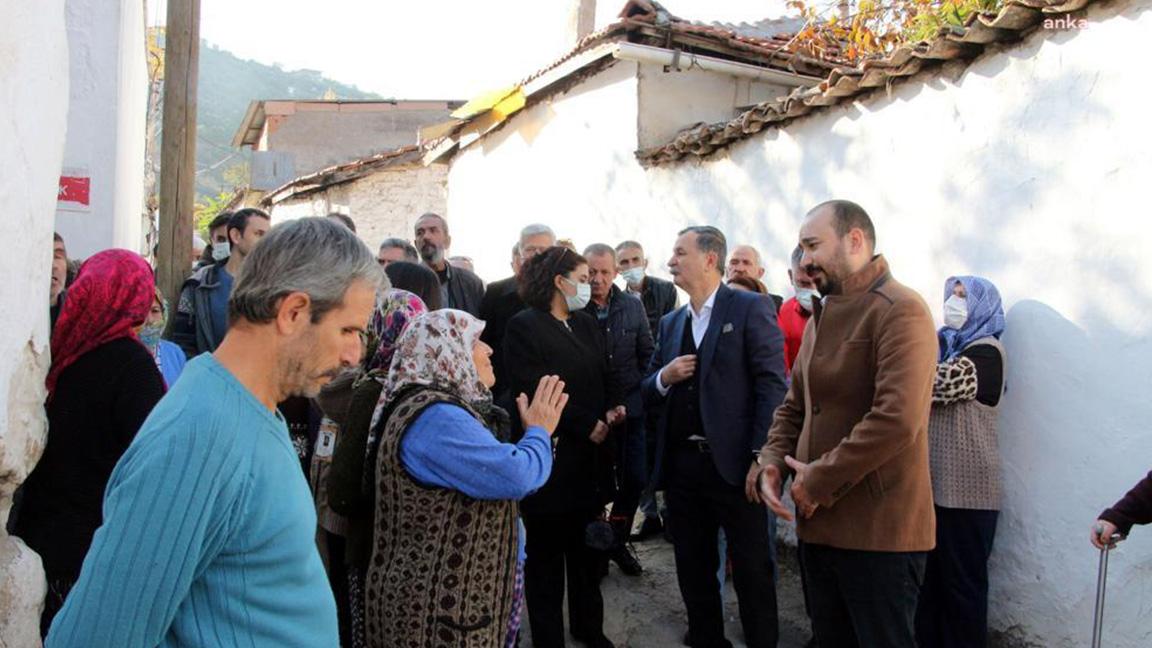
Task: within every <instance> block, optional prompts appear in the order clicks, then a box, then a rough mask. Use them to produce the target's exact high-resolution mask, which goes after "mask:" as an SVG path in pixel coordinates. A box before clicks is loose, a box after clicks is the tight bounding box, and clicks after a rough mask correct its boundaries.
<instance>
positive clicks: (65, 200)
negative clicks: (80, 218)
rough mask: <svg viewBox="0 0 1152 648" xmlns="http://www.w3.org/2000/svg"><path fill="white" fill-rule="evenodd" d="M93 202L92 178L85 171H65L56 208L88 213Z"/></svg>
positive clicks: (61, 176)
mask: <svg viewBox="0 0 1152 648" xmlns="http://www.w3.org/2000/svg"><path fill="white" fill-rule="evenodd" d="M91 202H92V178H91V177H90V176H89V175H88V172H87V170H84V169H64V172H63V173H62V174H61V175H60V188H59V190H58V191H57V192H56V208H57V209H66V210H69V211H84V212H86V211H88V210H89V207H90V205H91Z"/></svg>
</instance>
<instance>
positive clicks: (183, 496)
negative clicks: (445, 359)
mask: <svg viewBox="0 0 1152 648" xmlns="http://www.w3.org/2000/svg"><path fill="white" fill-rule="evenodd" d="M380 282H381V272H380V267H379V265H378V264H377V263H376V258H375V257H374V256H373V255H372V253H371V251H369V250H368V248H367V247H365V246H364V244H363V243H362V242H360V240H359V239H358V238H356V235H355V234H353V233H352V232H351V231H349V230H348V229H347V228H345V227H344V226H343V225H340V224H338V223H335V222H333V221H331V220H328V219H324V218H302V219H299V220H295V221H291V222H289V223H286V224H284V225H281V226H279V227H277V228H275V229H273V230H272V231H271V232H270V233H269V234H268V236H267V238H266V240H265V241H264V242H263V243H261V244H260V245H259V246H257V247H256V248H255V249H254V250H253V251H252V253H251V254H250V255H249V258H248V260H247V261H246V262H245V265H244V268H243V270H242V271H241V273H240V276H238V277H237V279H236V286H235V290H234V291H233V292H232V297H231V299H230V300H229V303H228V311H229V317H230V318H231V321H232V326H231V328H229V330H228V333H227V335H226V336H225V338H224V341H223V342H222V343H221V344H220V346H219V348H218V349H217V350H216V352H215V353H213V354H205V355H202V356H199V357H197V358H195V359H194V360H192V361H191V362H189V363H188V365H187V367H186V368H185V369H184V373H183V374H182V375H181V377H180V380H179V381H177V383H176V384H175V385H173V387H172V390H171V391H169V392H168V394H167V395H166V396H165V397H164V398H163V399H162V400H161V401H160V403H159V404H157V405H156V408H155V409H154V410H153V411H152V414H151V415H150V416H149V417H148V419H147V420H146V421H145V423H144V425H143V427H142V428H141V429H140V432H139V433H138V434H137V435H136V437H135V439H134V440H133V441H132V444H131V445H130V446H129V448H128V450H127V452H126V453H125V454H124V456H123V457H122V458H121V460H120V462H119V463H118V464H117V465H116V469H115V470H114V471H113V473H112V478H111V480H110V482H109V484H108V488H107V491H106V495H105V499H104V524H103V526H102V527H100V529H99V531H97V532H96V536H95V538H94V540H93V543H92V547H91V549H90V550H89V552H88V555H87V557H86V558H85V560H84V567H83V570H82V572H81V576H80V580H79V582H77V584H76V586H75V588H74V589H73V590H72V592H71V594H70V595H69V596H68V599H67V600H66V602H65V604H64V608H63V610H62V611H61V612H60V613H59V615H58V616H57V617H56V620H55V622H54V623H53V625H52V630H51V632H50V633H49V635H48V639H47V643H46V645H48V646H86V647H93V646H156V645H160V644H163V645H179V646H206V645H221V644H227V645H261V646H301V647H307V648H311V647H314V646H336V645H338V644H339V637H338V634H337V622H336V605H335V601H334V600H333V595H332V589H331V587H330V586H329V584H328V580H327V577H326V576H325V573H324V566H323V564H322V563H321V561H320V556H319V554H318V552H317V550H316V543H315V534H316V511H315V507H314V504H313V502H312V497H311V493H310V491H309V488H308V484H307V482H306V481H305V479H304V475H303V474H302V473H301V471H300V464H299V463H298V462H297V459H296V454H295V452H294V451H293V449H292V444H291V442H290V441H289V439H288V430H287V428H286V426H285V424H284V419H283V417H281V416H280V414H279V413H278V412H277V411H276V403H278V402H280V401H283V400H285V399H286V398H287V397H289V396H293V395H298V396H307V397H314V396H316V395H317V393H318V392H319V391H320V388H321V387H322V386H323V385H325V384H326V383H328V382H329V381H331V380H332V379H333V378H334V377H335V376H337V375H338V374H339V373H340V372H341V371H342V370H343V369H345V368H347V367H351V366H355V365H356V364H358V363H359V361H360V355H361V341H360V336H361V335H363V334H364V331H365V327H366V325H367V322H368V317H369V315H370V314H371V312H372V309H373V305H374V303H375V297H376V290H377V287H378V285H379V284H380Z"/></svg>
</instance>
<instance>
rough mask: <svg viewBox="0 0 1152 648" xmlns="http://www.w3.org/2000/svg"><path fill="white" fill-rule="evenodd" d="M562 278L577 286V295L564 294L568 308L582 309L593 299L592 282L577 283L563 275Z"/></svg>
mask: <svg viewBox="0 0 1152 648" xmlns="http://www.w3.org/2000/svg"><path fill="white" fill-rule="evenodd" d="M561 279H563V280H564V281H567V282H568V283H570V284H572V285H573V286H575V287H576V294H575V295H564V301H565V302H567V303H568V310H570V311H578V310H581V309H582V308H584V307H585V306H587V305H588V302H590V301H592V284H589V283H576V282H575V281H572V280H571V279H569V278H568V277H561Z"/></svg>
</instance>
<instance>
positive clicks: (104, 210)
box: [56, 0, 148, 258]
mask: <svg viewBox="0 0 1152 648" xmlns="http://www.w3.org/2000/svg"><path fill="white" fill-rule="evenodd" d="M66 7H67V25H68V44H69V52H70V55H69V61H70V68H71V71H72V74H71V76H72V79H73V80H74V82H73V83H72V86H71V90H70V96H69V99H68V106H69V110H68V126H67V148H66V150H65V154H64V163H63V166H64V167H68V168H82V169H87V170H88V173H89V175H90V176H91V178H92V190H91V205H90V210H89V211H87V212H75V211H67V210H57V211H56V228H57V230H58V231H59V232H60V234H61V236H63V237H64V239H65V241H66V242H67V245H68V254H69V256H71V257H74V258H84V257H87V256H89V255H91V254H93V253H95V252H99V251H100V250H103V249H107V248H110V247H121V248H127V249H131V250H137V251H142V250H143V246H144V235H145V234H146V233H145V232H144V231H142V229H143V228H142V223H143V219H142V213H143V210H144V135H145V124H146V118H147V81H148V79H147V67H146V64H145V51H144V4H143V2H141V0H67V3H66Z"/></svg>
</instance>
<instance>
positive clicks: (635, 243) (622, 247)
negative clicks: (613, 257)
mask: <svg viewBox="0 0 1152 648" xmlns="http://www.w3.org/2000/svg"><path fill="white" fill-rule="evenodd" d="M628 248H636V249H637V250H640V254H644V246H643V245H640V242H639V241H633V240H631V239H629V240H627V241H623V242H622V243H620V244H619V245H617V246H616V254H620V250H626V249H628Z"/></svg>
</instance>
